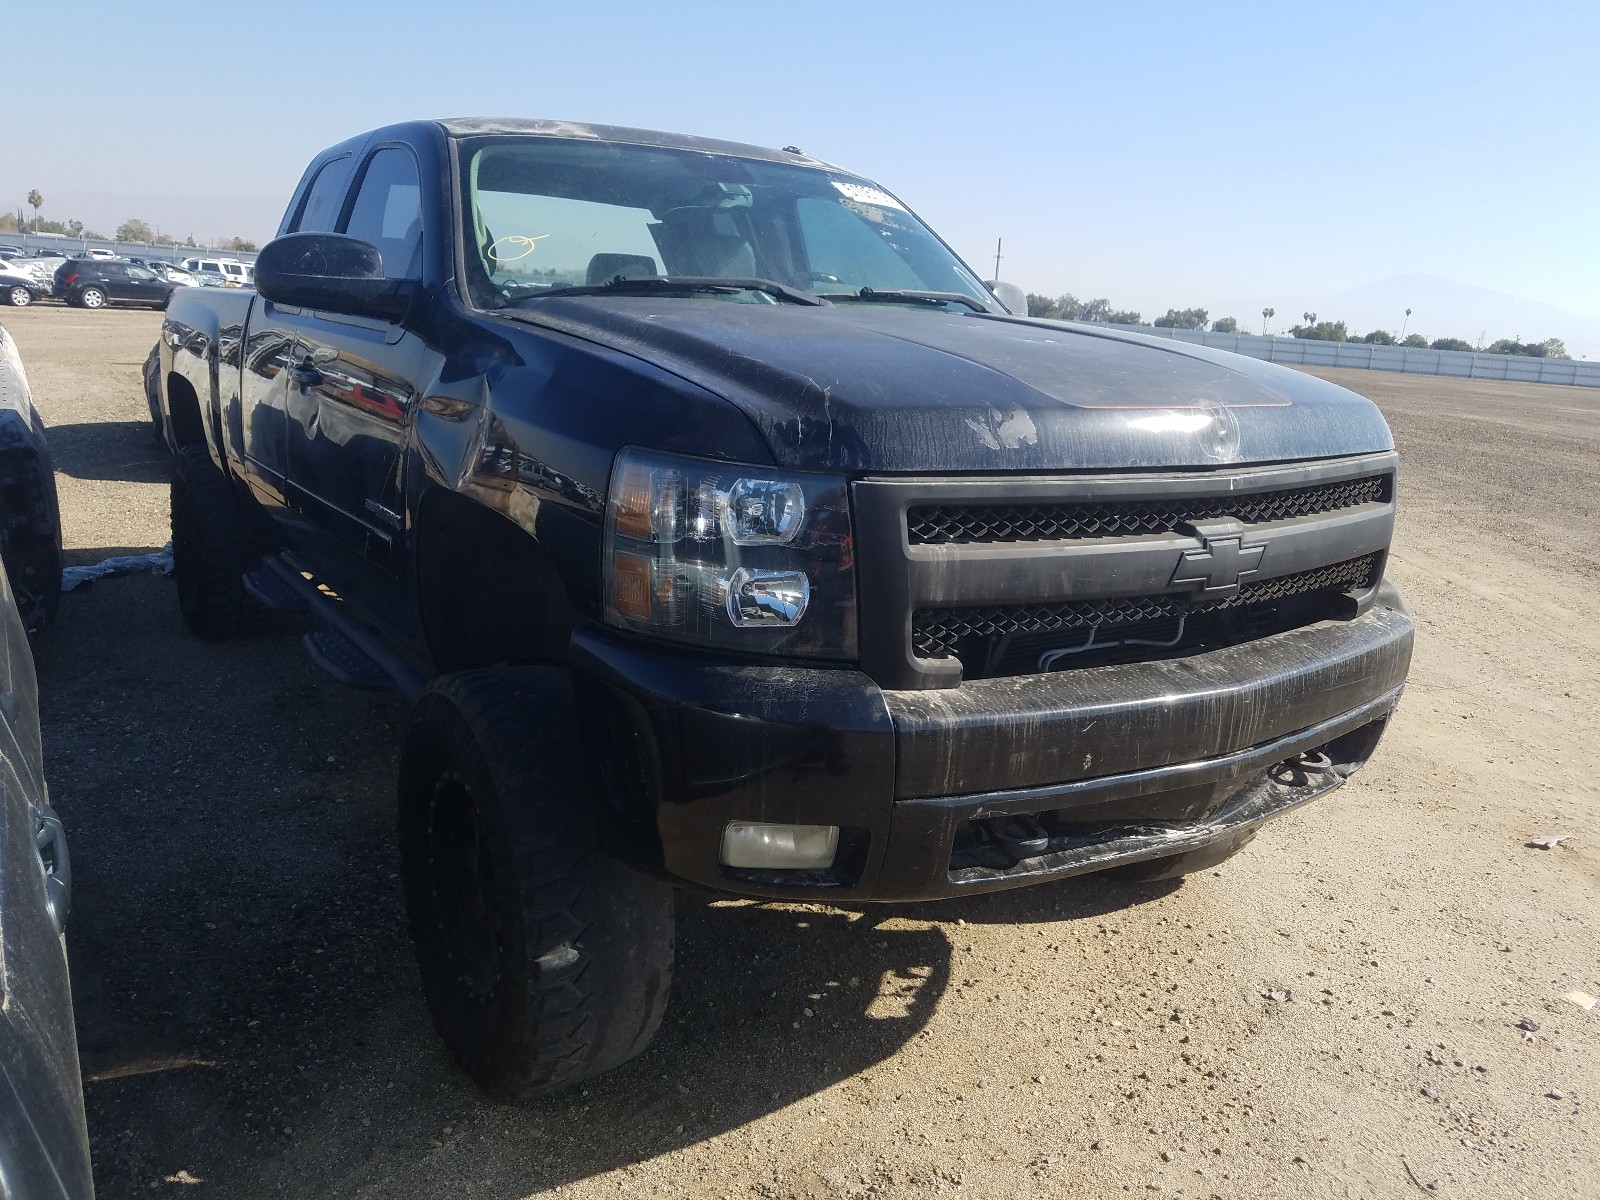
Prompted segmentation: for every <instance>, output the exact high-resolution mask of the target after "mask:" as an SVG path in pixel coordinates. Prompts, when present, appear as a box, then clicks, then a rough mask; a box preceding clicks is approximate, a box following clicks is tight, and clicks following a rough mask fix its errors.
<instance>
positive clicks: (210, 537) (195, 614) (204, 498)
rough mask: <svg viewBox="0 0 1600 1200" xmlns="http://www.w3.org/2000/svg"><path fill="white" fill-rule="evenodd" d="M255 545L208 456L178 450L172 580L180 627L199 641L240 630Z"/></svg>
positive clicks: (205, 452) (193, 448)
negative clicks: (184, 626) (180, 615)
mask: <svg viewBox="0 0 1600 1200" xmlns="http://www.w3.org/2000/svg"><path fill="white" fill-rule="evenodd" d="M255 546H256V541H255V539H254V538H253V537H252V536H251V530H250V529H249V526H248V524H247V522H246V520H245V517H244V513H243V511H242V510H241V508H240V506H239V500H238V497H236V496H235V495H234V494H233V490H232V489H231V488H230V487H229V486H228V481H227V479H226V478H225V477H224V476H223V474H222V472H221V470H219V469H218V467H217V464H216V463H214V462H212V461H211V454H210V452H209V451H208V450H207V449H206V448H205V447H204V446H184V447H182V448H180V449H179V451H178V456H177V459H176V460H175V461H174V463H173V467H172V576H173V580H174V582H175V583H176V584H177V588H178V609H179V611H180V612H181V613H182V614H183V621H184V624H186V625H187V626H188V627H189V629H190V630H191V631H192V632H193V633H194V634H196V635H197V636H198V637H202V638H205V639H206V640H207V641H208V642H220V641H224V640H226V639H227V638H231V637H234V636H236V635H237V634H239V633H240V632H241V631H242V630H243V628H244V626H245V622H246V618H247V616H248V614H249V613H250V611H251V606H252V604H253V601H252V600H251V599H250V597H249V596H248V595H246V594H245V590H244V573H245V571H246V570H247V569H248V568H249V567H250V566H251V565H252V550H253V549H254V548H255Z"/></svg>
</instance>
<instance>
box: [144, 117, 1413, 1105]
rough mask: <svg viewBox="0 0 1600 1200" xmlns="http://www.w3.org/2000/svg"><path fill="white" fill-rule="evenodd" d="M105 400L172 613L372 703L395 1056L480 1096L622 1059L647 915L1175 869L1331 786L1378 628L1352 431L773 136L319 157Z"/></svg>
mask: <svg viewBox="0 0 1600 1200" xmlns="http://www.w3.org/2000/svg"><path fill="white" fill-rule="evenodd" d="M256 287H257V289H258V290H257V291H255V292H249V291H240V292H225V291H210V290H204V291H202V290H200V289H181V290H180V291H179V292H177V293H176V294H174V296H173V299H172V303H171V307H170V309H169V310H168V313H167V316H166V319H165V321H164V324H163V330H162V341H161V345H160V347H159V355H160V357H159V362H158V363H157V364H155V366H154V369H153V371H152V379H153V384H154V387H155V388H156V395H155V396H154V398H153V400H154V409H155V412H156V417H157V420H158V423H159V425H160V428H161V432H162V435H163V436H164V437H165V438H166V440H167V441H168V443H169V444H170V445H171V447H172V448H173V450H174V452H175V454H176V456H177V462H176V467H175V471H174V477H173V490H172V526H173V529H172V532H173V554H174V557H175V574H176V578H177V592H178V598H179V603H180V605H181V608H182V612H183V616H184V618H185V620H186V621H187V623H188V624H189V626H190V627H191V628H192V629H193V631H194V632H195V633H197V634H198V635H200V636H201V637H205V638H213V639H219V638H225V637H228V636H230V635H233V634H235V633H237V632H239V631H240V630H241V629H242V628H243V627H244V626H245V625H246V624H248V623H249V622H250V621H251V620H252V619H253V618H254V616H255V615H256V613H257V611H258V610H261V609H281V610H305V611H309V612H310V614H311V616H312V618H313V621H314V623H313V625H312V626H311V630H310V632H309V633H307V634H306V644H307V646H308V648H309V650H310V652H311V654H312V655H313V657H314V658H315V659H316V660H317V661H318V662H319V663H321V664H322V665H323V666H324V667H326V668H327V669H328V670H329V671H330V672H331V673H332V674H334V675H335V676H336V677H338V678H340V679H341V680H344V681H345V682H347V683H351V684H354V685H358V686H367V687H382V688H393V689H396V690H398V692H399V693H400V694H401V695H402V696H403V697H405V698H406V699H407V700H409V701H410V702H411V703H412V704H413V709H412V717H411V720H410V724H409V727H408V732H407V734H406V738H405V744H404V747H403V749H402V752H401V770H400V781H399V817H398V822H399V837H400V846H401V852H402V863H403V877H404V882H405V892H406V901H407V907H408V914H409V918H410V924H411V930H412V934H413V937H414V940H415V943H416V948H417V953H418V957H419V960H420V962H421V967H422V978H423V983H424V987H425V990H426V993H427V998H428V1001H429V1004H430V1006H431V1008H432V1011H433V1015H434V1020H435V1023H436V1025H437V1027H438V1029H439V1031H440V1033H441V1035H442V1036H443V1038H444V1040H445V1041H446V1042H447V1043H448V1045H449V1046H450V1048H451V1050H452V1051H453V1052H454V1054H455V1055H456V1056H457V1058H458V1059H459V1061H461V1063H462V1064H463V1065H464V1066H465V1067H466V1068H467V1069H468V1071H469V1072H471V1073H472V1074H473V1075H474V1076H475V1077H476V1078H477V1079H478V1080H479V1082H480V1083H481V1084H482V1085H483V1086H484V1087H485V1088H487V1089H488V1090H489V1091H490V1092H492V1093H493V1094H496V1095H499V1096H502V1097H507V1098H519V1097H526V1096H530V1095H535V1094H538V1093H541V1092H545V1091H549V1090H551V1089H553V1088H556V1087H559V1086H562V1085H564V1084H568V1083H571V1082H573V1081H576V1080H579V1079H583V1078H586V1077H588V1076H590V1075H593V1074H594V1073H596V1072H598V1071H601V1070H604V1069H606V1068H608V1067H610V1066H613V1065H615V1064H617V1063H619V1062H621V1061H623V1060H624V1059H626V1058H628V1057H630V1056H631V1055H633V1054H635V1053H637V1052H638V1051H639V1050H640V1049H642V1048H643V1047H644V1046H645V1045H646V1044H647V1043H648V1042H649V1040H650V1038H651V1036H652V1034H653V1033H654V1032H655V1030H656V1028H657V1026H658V1024H659V1022H660V1020H661V1016H662V1011H663V1008H664V1005H665V1003H666V998H667V993H668V990H669V985H670V977H671V967H672V954H673V948H672V899H671V897H672V889H673V887H674V886H682V885H692V886H697V887H702V888H710V889H716V890H718V891H721V892H725V893H733V894H737V895H743V896H753V897H781V898H789V899H800V900H830V901H839V902H849V903H854V902H860V901H869V900H917V899H927V898H936V897H951V896H961V895H966V894H971V893H976V892H983V891H987V890H991V889H995V888H1009V887H1017V886H1020V885H1025V884H1033V883H1040V882H1043V881H1046V880H1052V879H1058V878H1061V877H1063V876H1067V875H1073V874H1078V873H1082V872H1086V871H1093V870H1099V869H1103V868H1111V867H1115V868H1119V869H1120V870H1122V871H1123V872H1125V873H1134V874H1139V875H1142V876H1144V877H1146V878H1153V877H1158V876H1162V875H1178V874H1183V873H1186V872H1189V871H1193V870H1196V869H1199V868H1201V867H1203V866H1207V865H1210V864H1213V863H1215V862H1217V861H1220V860H1221V859H1222V858H1224V857H1226V856H1227V855H1229V854H1231V853H1233V852H1234V851H1236V850H1237V849H1239V847H1241V846H1242V845H1243V844H1244V843H1245V842H1247V841H1248V840H1249V839H1250V838H1251V837H1252V836H1253V835H1254V834H1255V832H1256V830H1257V829H1258V828H1259V827H1260V826H1261V825H1262V824H1263V823H1264V822H1265V821H1267V820H1269V819H1271V818H1273V817H1275V816H1278V815H1279V814H1281V813H1283V812H1286V811H1288V810H1290V809H1292V808H1294V807H1295V806H1296V805H1299V804H1302V803H1304V802H1306V801H1308V800H1310V799H1312V798H1313V797H1316V796H1319V795H1322V794H1323V793H1325V792H1327V791H1329V790H1331V789H1332V788H1335V787H1337V786H1338V785H1339V784H1341V783H1342V782H1343V781H1344V780H1345V779H1346V778H1347V777H1348V776H1349V775H1350V774H1351V773H1352V772H1353V771H1355V770H1356V769H1357V768H1359V767H1360V766H1361V765H1362V764H1363V763H1364V762H1365V761H1366V760H1367V758H1368V757H1369V756H1370V755H1371V754H1372V752H1373V749H1374V747H1375V746H1376V744H1377V741H1378V738H1379V736H1380V735H1381V733H1382V731H1383V729H1384V726H1385V724H1386V722H1387V721H1388V719H1389V717H1390V715H1391V714H1392V712H1393V711H1394V708H1395V705H1396V703H1397V702H1398V700H1399V697H1400V692H1401V688H1402V685H1403V683H1404V680H1405V675H1406V670H1407V667H1408V665H1409V661H1410V655H1411V643H1412V624H1411V620H1410V616H1409V613H1408V610H1407V608H1406V605H1405V603H1404V601H1403V600H1402V599H1401V597H1400V595H1399V593H1398V592H1397V591H1396V590H1395V588H1394V587H1393V586H1392V585H1391V584H1388V583H1386V582H1385V581H1384V566H1385V560H1386V555H1387V552H1388V547H1389V542H1390V537H1391V533H1392V530H1393V526H1394V515H1395V485H1396V468H1397V465H1398V458H1397V456H1396V454H1395V453H1394V449H1393V442H1392V439H1391V438H1390V434H1389V430H1388V428H1387V427H1386V425H1385V424H1384V421H1383V418H1382V417H1381V416H1380V414H1379V413H1378V411H1377V410H1376V409H1375V408H1374V407H1373V406H1372V405H1371V404H1370V403H1368V402H1367V401H1366V400H1364V399H1362V398H1361V397H1359V396H1356V395H1353V394H1351V393H1350V392H1347V391H1344V390H1342V389H1340V388H1337V387H1335V386H1333V385H1332V384H1329V383H1326V382H1323V381H1322V380H1319V379H1316V378H1313V377H1310V376H1307V375H1302V374H1298V373H1296V372H1293V371H1289V370H1285V369H1282V368H1278V367H1274V366H1271V365H1268V364H1264V363H1260V362H1255V361H1252V360H1249V359H1245V358H1239V357H1235V356H1232V355H1228V354H1221V353H1216V352H1211V351H1207V350H1204V349H1197V348H1194V347H1189V346H1184V345H1179V344H1175V343H1172V342H1168V341H1156V340H1152V339H1145V338H1141V337H1138V336H1132V335H1128V334H1124V333H1120V332H1116V331H1112V330H1108V329H1105V328H1097V327H1094V326H1084V325H1067V324H1061V323H1055V322H1048V321H1037V320H1029V319H1027V318H1025V317H1021V316H1015V315H1012V314H1011V313H1009V312H1007V311H1006V309H1005V308H1004V307H1003V306H1002V305H1001V304H1000V303H999V302H998V301H997V299H996V297H995V295H994V294H993V293H992V292H991V290H990V289H989V288H988V287H986V286H985V284H984V283H983V282H982V281H981V280H980V279H979V277H978V276H977V275H976V274H974V273H973V272H972V270H971V269H970V268H968V267H967V266H966V265H965V264H964V263H962V262H961V261H960V259H959V258H957V256H956V255H955V254H954V253H953V252H952V251H951V250H950V249H949V248H948V247H947V246H946V245H945V244H944V243H943V242H941V241H940V240H939V238H938V237H937V236H935V235H934V234H933V233H932V232H931V231H930V230H929V229H928V228H927V226H925V225H924V224H922V223H921V222H920V221H919V220H918V219H917V218H916V217H915V216H914V215H913V214H912V213H911V212H910V211H909V210H908V209H907V207H906V206H905V205H904V204H903V203H901V202H900V201H899V200H898V199H896V198H895V197H894V196H893V195H892V194H890V193H889V192H887V191H885V190H883V189H882V188H881V187H879V186H878V185H877V184H875V183H873V182H871V181H869V180H866V179H863V178H861V177H859V176H856V175H853V174H850V173H849V172H846V171H843V170H840V169H839V168H836V167H833V166H830V165H828V164H827V163H824V162H820V161H818V160H815V159H812V158H810V157H807V156H806V155H804V154H802V153H800V152H799V151H797V150H793V149H789V150H783V151H774V150H764V149H759V148H756V147H752V146H743V145H732V144H728V143H722V142H713V141H707V140H703V139H699V138H693V137H681V136H675V135H669V134H661V133H653V132H647V131H642V130H635V129H617V128H606V127H601V126H592V125H582V124H574V123H567V122H556V121H531V120H480V119H471V120H446V121H436V122H418V123H413V124H405V125H396V126H392V127H389V128H386V129H380V130H378V131H376V132H373V133H370V134H365V135H362V136H360V137H356V138H353V139H351V140H350V141H347V142H344V143H342V144H340V145H338V146H334V147H333V148H331V149H329V150H326V151H324V152H323V153H321V154H319V155H318V156H317V157H316V158H315V160H314V161H313V162H312V163H311V165H310V167H309V169H308V170H307V171H306V173H305V176H304V178H303V180H302V181H301V183H300V185H299V188H298V189H297V190H296V192H295V195H294V198H293V200H292V201H291V203H290V205H289V208H288V211H287V213H286V214H285V216H284V219H283V223H282V226H281V227H280V229H279V231H278V237H277V238H276V240H274V241H273V242H271V243H270V244H269V245H267V246H266V247H265V248H264V249H263V250H262V252H261V255H260V257H259V259H258V261H257V264H256Z"/></svg>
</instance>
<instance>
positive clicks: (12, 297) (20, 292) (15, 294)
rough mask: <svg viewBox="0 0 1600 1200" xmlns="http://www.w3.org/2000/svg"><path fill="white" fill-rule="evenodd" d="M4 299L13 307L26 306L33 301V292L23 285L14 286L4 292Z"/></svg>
mask: <svg viewBox="0 0 1600 1200" xmlns="http://www.w3.org/2000/svg"><path fill="white" fill-rule="evenodd" d="M6 299H7V300H9V301H10V302H11V304H12V307H14V308H27V307H28V305H30V304H32V303H33V293H32V292H31V291H29V290H28V289H27V288H25V287H14V288H11V289H10V290H9V291H8V292H7V293H6Z"/></svg>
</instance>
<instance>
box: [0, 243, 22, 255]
mask: <svg viewBox="0 0 1600 1200" xmlns="http://www.w3.org/2000/svg"><path fill="white" fill-rule="evenodd" d="M0 254H11V255H18V256H20V255H21V254H22V247H21V246H12V245H4V246H0Z"/></svg>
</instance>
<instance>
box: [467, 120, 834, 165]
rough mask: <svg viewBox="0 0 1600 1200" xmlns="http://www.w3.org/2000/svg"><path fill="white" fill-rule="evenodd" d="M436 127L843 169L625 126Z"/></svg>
mask: <svg viewBox="0 0 1600 1200" xmlns="http://www.w3.org/2000/svg"><path fill="white" fill-rule="evenodd" d="M436 124H438V125H439V126H440V128H442V129H443V130H444V131H445V133H446V134H447V135H448V136H450V137H478V136H480V135H483V134H505V133H511V134H516V133H528V134H538V135H539V136H541V137H564V138H574V139H580V140H583V141H591V142H627V143H630V144H633V145H637V146H660V147H663V148H665V149H668V150H698V151H701V152H702V153H705V154H727V155H731V156H733V157H736V158H754V159H760V160H762V161H765V162H781V163H795V164H797V165H803V166H808V167H826V168H828V169H829V170H835V171H837V170H842V169H843V168H840V167H836V166H834V164H832V163H829V162H824V161H823V160H822V159H819V158H812V157H811V156H810V155H809V154H804V153H800V152H799V151H795V150H771V149H768V148H767V147H765V146H751V145H747V144H745V143H743V142H724V141H719V140H717V139H716V138H703V137H695V136H693V135H692V134H686V133H663V132H662V131H660V130H656V129H630V128H628V127H627V126H624V125H590V124H588V123H587V122H584V121H551V120H544V119H541V118H536V117H445V118H443V119H441V120H439V121H438V122H436Z"/></svg>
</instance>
